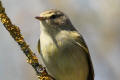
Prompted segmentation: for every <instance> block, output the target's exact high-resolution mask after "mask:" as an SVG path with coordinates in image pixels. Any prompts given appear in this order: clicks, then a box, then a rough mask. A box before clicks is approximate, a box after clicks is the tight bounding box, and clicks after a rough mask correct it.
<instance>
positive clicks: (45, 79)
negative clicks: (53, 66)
mask: <svg viewBox="0 0 120 80" xmlns="http://www.w3.org/2000/svg"><path fill="white" fill-rule="evenodd" d="M0 20H1V22H2V24H3V25H4V27H5V28H6V29H7V30H8V32H9V33H10V35H11V36H12V38H13V39H14V40H15V41H16V42H17V43H18V45H19V46H20V48H21V50H22V51H23V52H24V54H25V55H26V56H27V58H28V60H27V62H28V63H29V64H30V65H31V66H32V67H33V68H34V70H35V71H36V74H37V76H38V78H39V80H55V79H54V78H53V77H51V76H50V75H49V74H48V73H47V71H46V69H45V68H44V67H43V66H42V65H41V64H39V62H38V59H37V57H36V55H35V54H34V53H33V52H32V50H31V49H30V48H29V46H28V44H27V43H26V42H25V40H24V38H23V36H22V35H21V32H20V29H19V27H17V26H16V25H13V24H12V22H11V20H10V19H9V18H8V16H7V15H6V13H5V8H3V6H2V3H1V1H0Z"/></svg>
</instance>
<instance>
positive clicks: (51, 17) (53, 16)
mask: <svg viewBox="0 0 120 80" xmlns="http://www.w3.org/2000/svg"><path fill="white" fill-rule="evenodd" d="M60 16H62V15H52V16H50V19H55V18H58V17H60Z"/></svg>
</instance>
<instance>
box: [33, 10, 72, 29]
mask: <svg viewBox="0 0 120 80" xmlns="http://www.w3.org/2000/svg"><path fill="white" fill-rule="evenodd" d="M35 18H36V19H38V20H40V26H41V25H42V26H44V27H45V28H49V29H50V28H54V29H62V30H64V29H65V30H72V29H73V26H72V24H71V22H70V20H69V18H68V17H67V16H66V15H65V14H64V13H63V12H61V11H59V10H54V9H52V10H47V11H44V12H42V13H41V14H40V16H37V17H35Z"/></svg>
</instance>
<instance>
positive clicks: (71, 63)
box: [40, 32, 88, 80]
mask: <svg viewBox="0 0 120 80" xmlns="http://www.w3.org/2000/svg"><path fill="white" fill-rule="evenodd" d="M78 35H79V34H77V33H73V34H72V33H68V32H61V33H60V34H58V35H56V37H55V40H56V42H57V44H56V42H55V41H54V40H53V39H52V38H51V37H49V36H48V35H47V34H41V36H40V41H41V52H42V56H43V61H44V63H45V65H46V67H47V69H48V71H49V72H50V73H51V75H53V77H55V78H56V80H87V75H88V63H87V59H86V56H85V54H84V51H83V50H82V49H80V47H79V46H78V45H76V44H75V43H74V42H75V41H74V38H75V36H78Z"/></svg>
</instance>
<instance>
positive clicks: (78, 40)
mask: <svg viewBox="0 0 120 80" xmlns="http://www.w3.org/2000/svg"><path fill="white" fill-rule="evenodd" d="M75 41H76V44H77V45H79V46H80V47H81V48H82V49H83V50H84V51H85V53H86V56H87V59H88V65H89V75H88V79H87V80H94V69H93V64H92V61H91V57H90V54H89V50H88V48H87V46H86V43H85V41H84V39H83V37H82V36H81V35H80V36H77V38H76V40H75Z"/></svg>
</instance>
